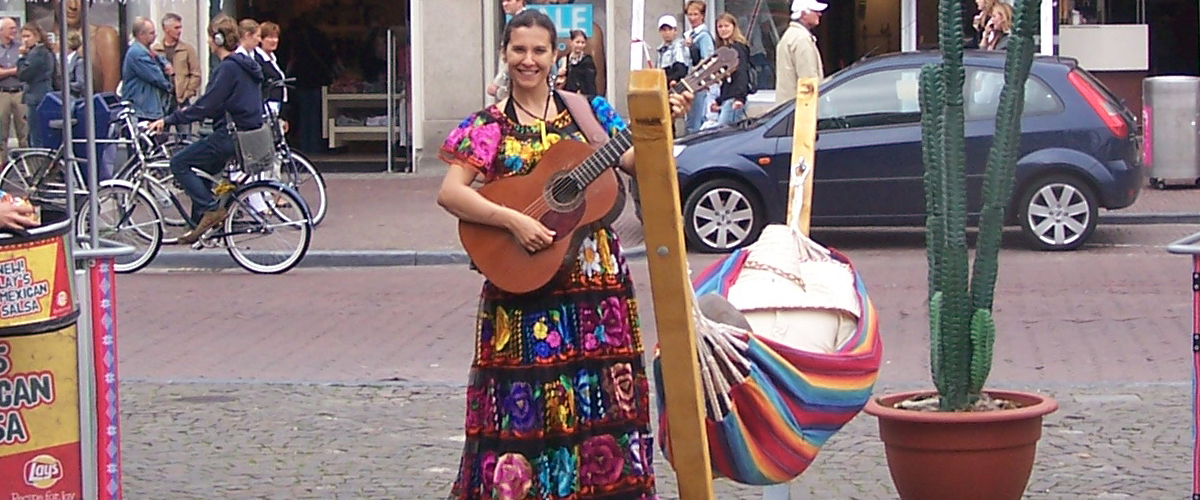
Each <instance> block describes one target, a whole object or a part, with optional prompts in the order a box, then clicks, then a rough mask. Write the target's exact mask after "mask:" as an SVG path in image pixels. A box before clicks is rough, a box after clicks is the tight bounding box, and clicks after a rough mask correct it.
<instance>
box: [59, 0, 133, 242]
mask: <svg viewBox="0 0 1200 500" xmlns="http://www.w3.org/2000/svg"><path fill="white" fill-rule="evenodd" d="M59 3H61V4H66V3H67V2H59ZM90 4H91V2H90V1H86V0H85V1H81V2H79V27H80V28H79V29H80V30H82V33H81V37H82V38H83V47H82V48H83V67H84V68H87V71H84V73H86V74H87V77H86V78H85V81H86V83H85V87H84V88H85V89H86V92H87V93H86V94H84V99H83V127H84V131H83V133H84V136H85V137H87V146H86V149H85V150H84V151H85V153H86V154H87V158H88V162H87V183H88V220H90V221H92V223H91V224H88V229H89V230H90V233H91V234H89V236H90V238H91V243H92V248H100V233H99V229H98V228H97V226H98V224H97V223H96V222H97V220H98V219H97V218H98V217H99V214H98V213H97V212H98V211H99V208H98V206H97V205H99V202H100V200H98V199H96V194H97V193H98V192H99V189H100V179H99V177H100V169H99V168H98V167H99V165H100V158H99V157H97V156H96V112H95V107H96V106H95V103H94V101H95V99H94V94H93V92H94V89H93V88H92V86H93V82H92V76H93V71H91V68H92V63H91V54H90V52H91V51H90V50H88V38H90V37H89V36H88V32H87V29H88V26H89V25H88V11H89V10H91V8H90V7H89V5H90ZM63 12H66V10H65V9H64V10H63ZM66 19H67V18H66V16H65V15H64V16H63V20H64V22H62V23H60V24H66V22H65V21H66ZM63 73H64V76H65V73H67V71H63ZM63 88H64V89H66V88H68V87H65V86H64V87H63ZM64 93H66V94H69V93H70V92H64ZM134 139H135V140H136V139H137V138H136V137H135V138H134Z"/></svg>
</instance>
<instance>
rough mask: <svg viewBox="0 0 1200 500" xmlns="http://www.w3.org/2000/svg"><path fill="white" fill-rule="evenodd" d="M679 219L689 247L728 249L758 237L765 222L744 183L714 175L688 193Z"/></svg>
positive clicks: (759, 207)
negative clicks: (716, 177)
mask: <svg viewBox="0 0 1200 500" xmlns="http://www.w3.org/2000/svg"><path fill="white" fill-rule="evenodd" d="M683 222H684V224H683V233H684V235H685V236H687V239H688V243H690V244H691V248H692V249H693V250H696V251H700V252H708V253H717V252H729V251H732V250H736V249H738V248H741V247H743V246H746V245H748V244H750V243H753V242H754V241H755V240H757V239H758V235H759V233H760V232H762V228H763V226H764V225H765V224H766V211H765V210H763V208H762V203H760V202H759V201H758V196H757V195H756V194H755V193H754V192H753V191H751V190H750V189H749V188H747V187H746V185H745V184H743V183H741V182H738V181H735V180H733V179H714V180H710V181H707V182H705V183H703V184H700V185H699V186H697V187H696V189H693V190H692V191H691V192H689V193H688V196H687V198H686V199H685V200H684V203H683Z"/></svg>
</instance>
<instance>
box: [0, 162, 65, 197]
mask: <svg viewBox="0 0 1200 500" xmlns="http://www.w3.org/2000/svg"><path fill="white" fill-rule="evenodd" d="M54 160H55V158H54V155H53V154H51V153H41V152H30V153H24V154H21V155H20V156H17V157H16V158H13V159H11V160H9V161H8V163H7V164H6V165H4V170H3V171H0V189H2V190H4V192H5V193H9V194H11V195H13V196H19V197H21V198H29V197H30V196H31V195H36V194H37V191H38V190H37V189H36V186H35V184H36V183H37V182H38V181H37V179H36V177H43V178H44V177H46V176H47V174H46V171H47V170H48V169H49V168H50V164H51V163H52V162H54Z"/></svg>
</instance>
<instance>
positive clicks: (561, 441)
mask: <svg viewBox="0 0 1200 500" xmlns="http://www.w3.org/2000/svg"><path fill="white" fill-rule="evenodd" d="M555 33H556V30H555V27H554V23H553V21H551V19H550V18H549V17H547V16H546V15H545V14H543V13H542V12H540V11H537V10H532V9H529V10H525V11H523V12H521V13H519V14H517V15H515V16H513V18H512V19H511V20H510V21H509V23H508V25H507V26H506V27H505V29H504V35H503V45H502V50H503V60H504V63H505V65H506V66H507V68H508V72H509V76H510V78H509V81H510V84H509V85H510V87H511V88H510V93H509V96H508V98H506V99H504V100H501V101H500V102H498V103H496V104H494V105H491V106H488V107H487V108H485V109H483V110H481V111H478V112H476V113H473V114H472V115H470V116H469V117H467V118H466V119H465V120H464V121H463V122H462V123H461V124H460V125H459V126H458V128H456V129H455V130H454V131H452V132H451V133H450V135H449V137H447V139H446V142H445V143H444V144H443V146H442V149H441V152H440V156H441V158H442V159H443V160H444V161H446V162H447V163H449V164H450V167H449V170H448V172H447V173H446V177H445V179H444V180H443V181H442V187H441V191H440V192H439V194H438V204H439V205H441V206H442V207H443V208H445V209H446V211H448V212H450V213H451V214H453V215H454V216H456V217H458V218H459V219H461V220H463V221H467V222H470V223H475V224H485V225H489V226H494V227H498V228H503V229H505V230H507V231H508V232H511V234H512V236H513V237H514V238H515V239H516V241H518V242H519V243H520V244H521V245H522V246H523V247H524V248H525V250H526V251H528V252H530V253H536V252H538V251H540V250H543V249H546V248H547V247H549V246H550V245H551V244H552V243H553V241H554V237H555V233H554V232H552V231H551V230H550V229H548V228H547V227H545V226H544V225H543V224H542V223H541V222H539V220H537V219H534V218H533V217H530V216H528V215H525V214H523V213H522V212H520V211H518V210H515V209H514V208H510V207H504V206H501V205H499V204H497V203H494V202H492V201H490V200H489V199H488V198H485V197H484V196H483V195H482V194H480V193H478V192H477V191H476V190H475V189H474V188H472V184H473V182H474V181H475V180H476V179H479V180H481V181H482V182H483V183H484V185H485V186H486V185H487V184H490V183H492V182H494V181H498V180H503V179H511V178H513V177H518V176H524V175H526V174H529V173H530V172H531V171H533V170H535V167H536V166H537V164H538V161H539V160H540V159H541V158H542V156H543V154H544V153H545V151H546V150H547V149H549V148H550V146H551V145H553V144H555V143H557V142H558V141H559V140H561V139H574V140H578V141H584V140H586V139H585V135H586V131H587V130H593V131H594V130H596V128H597V127H596V122H597V121H598V122H599V125H600V126H602V127H603V128H604V130H605V131H607V132H608V135H609V136H610V137H611V136H612V135H613V134H615V133H616V132H619V131H621V130H623V129H624V128H625V126H626V125H625V122H624V121H623V120H622V119H621V117H619V116H618V115H617V113H616V111H615V110H614V109H613V107H612V106H611V105H610V104H609V103H608V101H606V100H605V99H604V98H603V97H592V98H590V100H583V99H584V98H581V97H580V96H578V95H570V94H567V93H564V92H558V91H553V90H552V86H551V85H550V82H551V80H552V79H553V75H552V74H551V73H550V71H551V67H552V66H553V65H554V61H555V50H554V43H555V36H554V34H555ZM574 99H580V100H583V101H582V102H584V103H586V104H583V106H585V107H584V109H585V110H586V109H589V108H590V111H591V113H590V114H591V115H592V116H586V117H580V116H572V114H571V113H570V111H569V109H568V108H574V109H577V110H578V109H579V107H578V106H579V105H575V104H568V101H573V100H574ZM573 102H579V101H573ZM670 104H671V113H672V115H673V116H678V115H681V114H682V113H684V111H685V110H687V109H688V108H689V106H690V104H691V95H690V93H685V94H684V95H672V96H671V98H670ZM577 114H581V113H577ZM577 121H578V122H584V121H588V123H587V124H586V125H581V124H577ZM632 153H633V151H632V149H631V150H628V151H626V153H625V154H623V155H621V157H620V160H619V162H618V163H619V165H614V166H619V167H620V168H622V169H624V170H625V171H627V172H629V173H631V174H632V173H633V154H632ZM548 165H549V164H548ZM579 231H580V232H582V233H583V234H584V236H583V239H582V243H581V244H580V245H579V248H578V249H577V250H576V251H574V252H573V253H568V255H570V256H571V257H569V258H566V259H564V262H565V263H564V264H563V267H562V268H561V271H563V272H562V273H560V277H559V278H557V279H555V280H552V281H551V282H550V283H549V284H547V285H545V286H543V287H542V288H540V289H538V290H536V291H533V292H529V293H510V292H507V291H504V290H501V289H500V288H498V287H497V286H495V285H493V284H492V282H491V281H490V280H487V281H485V282H484V285H483V291H482V300H481V301H480V309H479V312H478V321H477V322H476V331H475V356H474V360H473V362H472V363H471V371H470V374H469V381H468V388H467V414H466V424H465V432H466V444H465V445H464V448H463V454H462V458H461V461H460V464H459V469H458V479H457V480H456V481H455V483H454V486H453V488H452V491H451V494H450V498H455V499H478V498H493V497H497V498H526V497H527V496H529V495H532V494H534V493H535V492H549V493H552V494H553V496H554V497H555V498H566V497H571V498H577V499H581V500H582V499H589V498H599V497H600V496H604V497H605V498H608V497H613V496H614V495H616V496H620V497H621V498H643V496H644V497H646V498H653V497H654V496H655V484H654V473H653V468H652V457H653V451H654V449H655V446H654V444H653V442H652V438H653V435H654V434H653V432H652V431H651V429H650V410H649V408H650V401H649V382H648V380H647V377H646V370H645V367H644V365H643V361H642V359H643V358H642V341H641V332H640V331H639V321H638V319H637V313H638V309H637V305H636V302H635V300H634V297H633V290H634V288H633V283H632V282H631V281H630V276H629V270H628V267H627V266H626V264H625V259H624V257H623V256H622V254H621V245H620V242H619V241H618V239H617V235H616V233H615V232H614V231H613V229H612V228H611V227H610V226H608V225H607V224H594V225H591V226H586V227H585V228H583V229H580V230H579ZM514 267H516V266H514ZM515 271H517V272H520V269H515ZM463 333H464V339H465V334H466V332H463ZM605 457H607V458H605ZM613 457H626V458H625V464H624V466H623V467H622V466H621V465H616V466H615V467H614V463H611V462H612V461H613V460H614V458H613ZM616 460H620V459H616ZM597 471H599V472H597Z"/></svg>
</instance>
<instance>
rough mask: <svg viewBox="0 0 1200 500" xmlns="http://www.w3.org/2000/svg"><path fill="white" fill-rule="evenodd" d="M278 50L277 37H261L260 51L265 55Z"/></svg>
mask: <svg viewBox="0 0 1200 500" xmlns="http://www.w3.org/2000/svg"><path fill="white" fill-rule="evenodd" d="M278 48H279V35H271V36H264V37H262V49H263V50H265V51H267V53H271V52H275V49H278Z"/></svg>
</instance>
